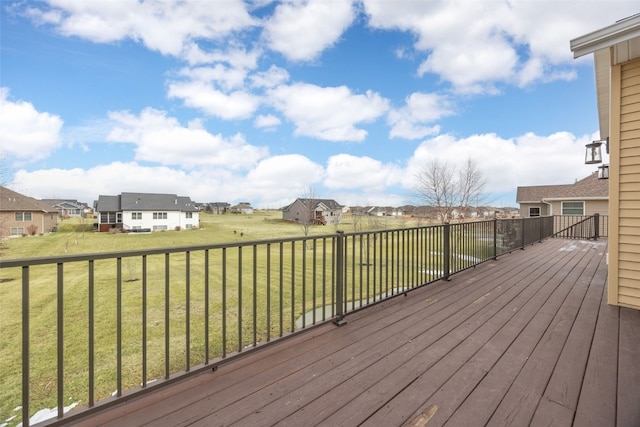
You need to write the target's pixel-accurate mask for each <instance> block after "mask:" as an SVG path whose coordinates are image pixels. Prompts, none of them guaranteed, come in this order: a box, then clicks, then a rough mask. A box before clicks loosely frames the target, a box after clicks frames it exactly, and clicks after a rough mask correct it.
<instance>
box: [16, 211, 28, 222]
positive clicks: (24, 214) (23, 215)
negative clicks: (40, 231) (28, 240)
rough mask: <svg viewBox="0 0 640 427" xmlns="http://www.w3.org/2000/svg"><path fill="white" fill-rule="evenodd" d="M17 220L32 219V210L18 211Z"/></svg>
mask: <svg viewBox="0 0 640 427" xmlns="http://www.w3.org/2000/svg"><path fill="white" fill-rule="evenodd" d="M16 221H31V212H16Z"/></svg>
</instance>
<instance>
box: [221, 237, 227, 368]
mask: <svg viewBox="0 0 640 427" xmlns="http://www.w3.org/2000/svg"><path fill="white" fill-rule="evenodd" d="M221 262H222V357H223V358H225V357H227V248H222V261H221Z"/></svg>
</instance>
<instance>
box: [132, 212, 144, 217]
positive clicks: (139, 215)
mask: <svg viewBox="0 0 640 427" xmlns="http://www.w3.org/2000/svg"><path fill="white" fill-rule="evenodd" d="M131 219H142V212H131Z"/></svg>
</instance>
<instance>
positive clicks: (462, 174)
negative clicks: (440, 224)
mask: <svg viewBox="0 0 640 427" xmlns="http://www.w3.org/2000/svg"><path fill="white" fill-rule="evenodd" d="M416 178H417V180H418V182H417V184H416V189H415V190H416V195H417V197H418V198H419V199H420V201H421V202H422V203H424V204H426V205H428V206H432V207H434V208H436V210H437V213H438V220H440V221H445V220H447V219H450V218H451V217H452V214H453V212H454V210H457V211H458V212H459V213H460V214H461V215H465V214H466V213H467V211H468V209H469V207H470V206H471V203H472V201H474V200H475V201H476V203H477V202H478V201H479V199H480V197H481V196H482V194H483V191H484V187H485V185H486V179H485V177H484V175H483V174H482V171H480V169H479V168H478V166H477V164H476V163H475V162H474V161H473V160H471V159H468V160H467V162H466V163H465V165H464V167H463V168H462V169H460V170H459V171H457V170H456V168H455V167H454V166H451V165H450V164H448V163H446V162H440V161H439V160H438V159H434V160H430V161H427V162H426V163H425V165H424V167H423V168H422V169H421V170H420V171H419V172H418V173H417V175H416Z"/></svg>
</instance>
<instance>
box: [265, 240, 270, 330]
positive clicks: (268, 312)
mask: <svg viewBox="0 0 640 427" xmlns="http://www.w3.org/2000/svg"><path fill="white" fill-rule="evenodd" d="M266 268H267V272H266V273H267V342H269V341H271V243H267V266H266Z"/></svg>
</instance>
